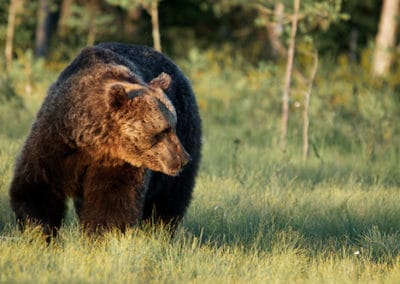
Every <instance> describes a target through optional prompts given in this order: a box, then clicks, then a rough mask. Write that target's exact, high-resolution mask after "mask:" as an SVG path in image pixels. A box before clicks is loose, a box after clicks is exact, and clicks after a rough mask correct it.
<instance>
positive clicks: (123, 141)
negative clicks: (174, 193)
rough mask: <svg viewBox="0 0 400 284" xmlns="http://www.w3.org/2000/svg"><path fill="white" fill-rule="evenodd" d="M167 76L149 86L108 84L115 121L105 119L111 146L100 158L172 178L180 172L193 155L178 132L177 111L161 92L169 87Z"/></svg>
mask: <svg viewBox="0 0 400 284" xmlns="http://www.w3.org/2000/svg"><path fill="white" fill-rule="evenodd" d="M160 77H161V78H160ZM167 77H168V78H169V76H168V75H167V74H165V73H164V74H162V75H160V76H158V77H157V78H155V79H153V80H152V81H151V84H150V85H149V86H145V85H141V84H136V83H129V82H124V81H108V82H107V83H106V84H105V87H104V89H105V92H106V93H107V103H108V107H109V109H110V110H111V115H110V118H111V120H110V121H107V120H102V121H107V123H108V124H109V125H108V126H106V127H102V129H103V128H104V129H105V130H106V131H107V130H108V134H107V136H106V137H107V139H106V141H102V142H103V143H104V144H108V145H106V147H99V149H107V153H106V154H102V155H100V156H103V155H109V156H110V158H112V159H117V160H118V159H120V160H123V161H125V162H128V163H130V164H131V165H133V166H135V167H146V168H149V169H151V170H154V171H159V172H163V173H165V174H168V175H176V174H178V173H179V172H180V170H181V169H182V168H183V166H184V165H185V164H186V163H187V162H188V161H189V160H190V156H189V154H188V153H187V152H186V150H185V149H184V148H183V146H182V144H181V142H180V141H179V138H178V137H177V135H176V133H175V127H176V122H177V117H176V111H175V108H174V107H173V105H172V103H171V102H170V100H169V99H168V97H167V96H166V95H165V94H164V92H163V91H162V89H161V87H163V88H165V87H168V84H169V83H168V84H167V83H166V80H168V79H166V78H167ZM169 80H170V78H169ZM158 84H159V85H158ZM107 128H109V129H107ZM92 140H93V139H92Z"/></svg>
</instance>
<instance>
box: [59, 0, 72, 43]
mask: <svg viewBox="0 0 400 284" xmlns="http://www.w3.org/2000/svg"><path fill="white" fill-rule="evenodd" d="M73 3H74V0H64V1H62V5H61V10H60V19H59V21H58V34H59V35H60V36H62V37H63V36H65V34H66V33H67V24H66V22H67V19H68V18H69V17H70V16H71V6H72V4H73Z"/></svg>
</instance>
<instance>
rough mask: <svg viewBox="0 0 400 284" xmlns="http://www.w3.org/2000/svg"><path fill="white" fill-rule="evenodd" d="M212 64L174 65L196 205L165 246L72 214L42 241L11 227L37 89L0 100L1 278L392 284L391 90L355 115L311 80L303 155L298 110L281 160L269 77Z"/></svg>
mask: <svg viewBox="0 0 400 284" xmlns="http://www.w3.org/2000/svg"><path fill="white" fill-rule="evenodd" d="M218 56H220V55H218V53H212V52H210V53H205V54H201V53H198V52H197V53H196V52H193V53H192V54H191V59H190V61H188V62H183V63H182V66H183V67H184V68H185V69H186V72H187V73H188V74H189V77H191V78H192V79H193V83H194V89H195V90H196V92H197V95H198V100H199V104H200V106H201V112H202V117H203V126H204V140H203V143H204V147H203V161H202V164H201V170H200V174H199V177H198V180H197V185H196V189H195V193H194V197H193V201H192V204H191V206H190V208H189V210H188V212H187V215H186V217H185V220H184V222H183V224H182V226H181V227H180V229H179V231H178V233H177V235H176V237H175V238H174V239H173V240H170V239H169V238H168V236H167V234H166V232H165V231H164V230H163V229H160V230H154V229H153V228H141V229H139V228H132V229H130V230H128V232H126V233H125V234H123V235H122V234H120V233H118V232H110V233H108V234H106V235H105V236H103V237H101V238H90V237H88V236H86V235H85V233H83V232H82V230H81V228H80V226H79V224H78V222H77V220H76V217H75V215H74V213H73V211H70V212H69V214H68V217H67V218H66V220H65V224H64V225H63V226H62V229H61V231H60V233H59V236H58V238H57V240H56V241H55V242H53V243H52V244H50V245H47V244H46V243H45V241H44V240H43V237H42V236H41V235H40V232H38V230H37V228H30V229H29V230H27V231H25V232H24V233H21V232H19V231H18V230H17V228H16V225H15V222H14V216H13V214H12V212H11V209H10V207H9V203H8V193H7V191H8V185H9V182H10V179H11V177H12V169H13V164H14V161H15V157H16V155H17V153H18V151H19V149H20V147H21V145H22V143H23V140H24V137H25V136H26V134H27V132H28V130H29V127H30V124H31V123H32V121H33V119H34V115H35V112H36V110H37V109H38V107H39V105H40V102H41V99H42V98H43V94H44V89H45V85H46V81H43V82H39V85H38V86H33V87H34V89H33V90H34V92H33V94H32V95H29V96H27V95H23V97H24V106H25V107H24V108H19V107H16V106H15V105H13V103H12V102H5V103H3V104H2V105H0V109H1V111H0V282H7V283H8V282H18V283H25V282H34V283H76V282H79V283H80V282H83V283H110V282H111V283H120V282H140V283H142V282H145V283H160V282H161V283H183V282H185V283H186V282H191V283H203V282H207V283H231V282H233V283H245V282H250V283H269V282H275V283H292V282H312V283H314V282H317V283H319V282H326V283H358V282H360V283H361V282H363V283H364V282H374V283H375V282H383V283H396V282H399V281H400V205H399V204H400V194H399V186H400V175H399V170H398V157H399V145H398V143H396V141H397V140H396V139H397V137H398V133H399V129H398V128H396V125H395V123H391V122H388V120H390V119H389V118H394V117H396V116H397V113H396V111H395V109H396V106H392V105H391V104H390V103H389V101H390V100H391V98H392V99H393V101H392V102H394V101H395V99H394V97H393V96H394V93H393V92H392V91H391V90H387V89H384V88H382V89H380V92H381V93H379V94H378V95H379V96H380V97H383V95H386V96H387V97H385V98H384V99H383V100H384V101H383V102H379V101H377V100H375V99H374V98H373V97H372V94H373V93H374V92H375V91H376V89H375V87H374V86H372V85H368V88H367V87H365V88H364V89H362V92H363V93H364V94H366V95H365V97H364V98H365V100H364V101H362V102H359V105H358V107H357V108H355V107H354V106H351V103H349V104H348V103H345V102H343V103H341V105H340V107H338V105H337V104H336V103H335V104H333V105H330V104H329V103H328V102H329V100H325V96H326V94H327V93H328V90H329V89H332V88H329V86H328V85H329V84H330V82H328V81H329V80H323V79H319V80H320V82H319V85H317V87H316V90H315V93H314V96H315V97H314V100H313V101H312V104H311V105H312V113H311V118H312V120H313V125H312V128H311V129H312V140H313V141H312V142H313V143H314V150H313V151H312V152H311V153H310V157H309V160H308V161H307V162H303V161H302V159H301V153H300V151H301V146H299V145H298V141H301V139H298V138H299V137H298V133H297V126H298V124H301V123H300V122H299V121H297V120H296V119H297V113H296V109H292V122H291V136H290V138H291V144H290V145H289V148H288V150H287V151H286V152H282V151H281V150H280V148H279V143H278V141H277V140H276V138H275V137H277V134H278V133H277V129H278V128H277V127H276V125H277V124H278V123H279V122H278V119H279V111H280V109H279V84H280V82H275V81H277V79H276V78H279V77H278V76H279V72H280V71H279V68H275V67H273V66H259V67H257V68H255V67H250V66H247V65H245V64H244V63H243V62H241V63H240V62H239V63H240V66H244V67H243V68H242V69H237V68H234V67H233V66H236V64H238V62H223V64H222V63H218V64H216V63H215V62H218V61H217V60H215V58H217V59H218V58H219V57H218ZM202 62H203V63H202ZM204 62H205V63H204ZM201 64H203V65H204V66H203V65H201ZM222 65H224V66H223V67H224V68H222V67H221V66H222ZM40 68H44V67H40ZM206 69H207V70H206ZM335 70H336V69H335ZM47 72H49V71H47ZM321 72H324V70H322V71H321ZM338 72H339V71H338ZM54 76H55V74H53V75H52V77H54ZM23 82H24V81H22V83H21V84H23ZM49 83H50V81H47V85H48V84H49ZM347 85H351V83H349V82H347V81H345V80H344V81H343V82H338V86H335V88H338V89H340V88H342V90H343V91H348V90H349V89H348V87H347ZM340 86H341V87H340ZM35 88H36V89H35ZM349 88H350V87H349ZM17 89H20V88H18V86H17ZM350 89H351V88H350ZM335 92H338V91H335ZM349 96H350V97H351V94H350V95H349ZM337 97H338V95H335V99H337ZM339 97H340V96H339ZM340 98H341V97H340ZM371 101H372V102H371ZM373 102H375V103H373ZM371 104H372V106H373V107H372V106H371ZM383 105H385V108H386V112H385V113H382V108H383ZM385 108H384V109H385ZM323 109H325V111H326V113H320V111H321V110H323ZM339 109H341V112H338V110H339ZM344 109H345V110H344ZM347 112H350V113H354V115H356V118H355V119H356V120H355V121H356V122H357V124H356V125H354V123H355V121H354V120H351V119H350V118H346V115H348V113H347ZM364 112H365V113H364ZM319 116H321V117H319ZM381 124H382V125H383V126H382V127H381V128H379V125H381ZM354 127H355V128H354ZM377 129H379V130H380V131H375V130H377ZM349 130H352V131H353V132H351V133H348V131H349ZM356 131H357V133H356ZM397 142H398V141H397Z"/></svg>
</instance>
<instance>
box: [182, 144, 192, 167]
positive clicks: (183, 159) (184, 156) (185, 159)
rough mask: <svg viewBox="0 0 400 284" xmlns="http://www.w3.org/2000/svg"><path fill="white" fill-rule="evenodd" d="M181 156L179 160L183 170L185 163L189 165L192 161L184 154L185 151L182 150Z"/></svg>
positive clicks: (186, 153)
mask: <svg viewBox="0 0 400 284" xmlns="http://www.w3.org/2000/svg"><path fill="white" fill-rule="evenodd" d="M182 150H183V151H182V155H181V157H180V159H181V168H183V167H184V166H185V165H186V164H187V163H189V162H190V161H191V160H192V157H191V156H190V155H189V154H188V152H186V150H185V149H182Z"/></svg>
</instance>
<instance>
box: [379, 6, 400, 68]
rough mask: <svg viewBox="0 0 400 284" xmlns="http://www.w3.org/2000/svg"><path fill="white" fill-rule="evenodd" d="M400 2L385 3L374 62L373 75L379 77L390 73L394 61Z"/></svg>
mask: <svg viewBox="0 0 400 284" xmlns="http://www.w3.org/2000/svg"><path fill="white" fill-rule="evenodd" d="M399 2H400V0H385V1H383V5H382V11H381V18H380V21H379V28H378V34H377V36H376V46H375V52H374V58H373V62H372V73H373V74H374V75H377V76H384V75H386V74H387V73H389V69H390V65H391V63H392V60H393V52H392V49H393V48H394V46H395V44H396V32H397V19H396V18H397V15H398V9H399Z"/></svg>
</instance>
